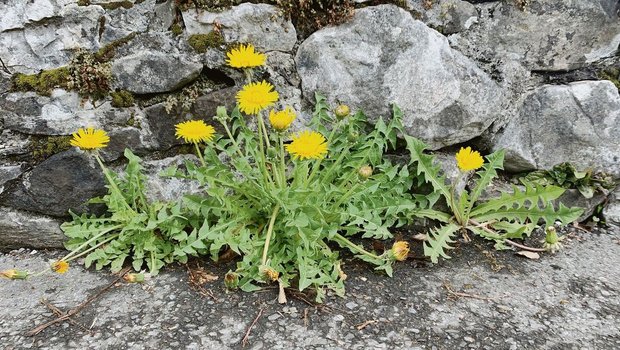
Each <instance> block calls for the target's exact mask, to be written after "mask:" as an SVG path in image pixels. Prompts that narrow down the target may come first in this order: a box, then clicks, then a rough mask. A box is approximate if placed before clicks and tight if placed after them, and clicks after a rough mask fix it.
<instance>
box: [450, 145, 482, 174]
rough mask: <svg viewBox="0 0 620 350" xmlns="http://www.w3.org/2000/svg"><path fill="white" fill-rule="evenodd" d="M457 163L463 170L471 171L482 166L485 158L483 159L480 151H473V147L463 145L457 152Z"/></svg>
mask: <svg viewBox="0 0 620 350" xmlns="http://www.w3.org/2000/svg"><path fill="white" fill-rule="evenodd" d="M456 163H457V165H458V167H459V169H461V171H470V170H476V169H479V168H480V167H482V164H484V159H482V156H481V155H480V152H478V151H472V149H471V147H467V148H463V147H461V149H460V150H459V151H458V153H457V154H456Z"/></svg>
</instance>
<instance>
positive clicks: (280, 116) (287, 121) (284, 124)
mask: <svg viewBox="0 0 620 350" xmlns="http://www.w3.org/2000/svg"><path fill="white" fill-rule="evenodd" d="M293 120H295V111H294V110H293V109H292V108H291V107H286V108H285V109H284V110H282V111H278V112H276V111H274V110H273V109H272V110H271V112H269V123H271V127H273V128H274V129H275V130H277V131H284V130H286V129H288V127H289V126H290V125H291V123H292V122H293Z"/></svg>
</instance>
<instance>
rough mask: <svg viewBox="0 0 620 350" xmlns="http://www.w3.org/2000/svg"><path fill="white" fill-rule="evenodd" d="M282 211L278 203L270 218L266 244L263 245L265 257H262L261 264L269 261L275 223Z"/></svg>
mask: <svg viewBox="0 0 620 350" xmlns="http://www.w3.org/2000/svg"><path fill="white" fill-rule="evenodd" d="M278 212H280V205H279V204H278V205H276V207H275V208H274V209H273V213H271V219H269V226H268V227H267V235H266V236H265V245H264V246H263V257H262V259H261V265H265V263H266V262H267V251H268V250H269V243H270V241H271V235H272V234H273V225H274V224H275V222H276V217H277V216H278Z"/></svg>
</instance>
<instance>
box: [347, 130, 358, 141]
mask: <svg viewBox="0 0 620 350" xmlns="http://www.w3.org/2000/svg"><path fill="white" fill-rule="evenodd" d="M359 137H360V133H359V132H357V131H351V132H350V133H349V134H348V135H347V140H349V142H355V141H357V139H359Z"/></svg>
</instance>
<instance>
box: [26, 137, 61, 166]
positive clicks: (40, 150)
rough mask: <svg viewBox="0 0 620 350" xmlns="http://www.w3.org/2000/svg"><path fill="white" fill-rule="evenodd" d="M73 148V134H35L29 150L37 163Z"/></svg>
mask: <svg viewBox="0 0 620 350" xmlns="http://www.w3.org/2000/svg"><path fill="white" fill-rule="evenodd" d="M69 148H71V136H70V135H67V136H33V137H32V139H31V140H30V145H29V146H28V150H29V152H30V155H31V156H32V160H33V161H34V162H35V163H40V162H42V161H44V160H45V159H47V158H49V157H51V156H53V155H54V154H56V153H60V152H62V151H66V150H68V149H69Z"/></svg>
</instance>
